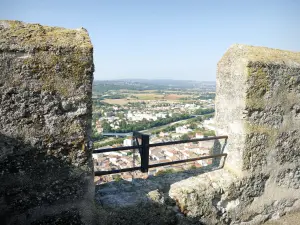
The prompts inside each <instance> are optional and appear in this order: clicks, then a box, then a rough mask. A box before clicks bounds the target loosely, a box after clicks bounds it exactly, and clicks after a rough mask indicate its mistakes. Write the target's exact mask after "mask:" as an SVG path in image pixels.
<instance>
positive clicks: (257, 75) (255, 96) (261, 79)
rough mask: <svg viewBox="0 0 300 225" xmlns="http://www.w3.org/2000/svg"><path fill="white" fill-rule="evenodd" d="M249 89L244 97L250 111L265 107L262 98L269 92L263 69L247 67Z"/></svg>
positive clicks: (268, 82)
mask: <svg viewBox="0 0 300 225" xmlns="http://www.w3.org/2000/svg"><path fill="white" fill-rule="evenodd" d="M247 68H248V80H247V82H248V83H249V89H248V92H247V95H246V106H247V107H248V108H250V109H254V110H255V109H262V108H263V107H264V105H265V102H264V99H263V96H264V95H265V93H266V92H267V91H269V90H270V86H269V85H270V79H269V76H268V75H267V73H266V72H265V71H264V68H261V67H259V66H248V67H247Z"/></svg>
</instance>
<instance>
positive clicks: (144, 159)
mask: <svg viewBox="0 0 300 225" xmlns="http://www.w3.org/2000/svg"><path fill="white" fill-rule="evenodd" d="M133 137H134V142H135V145H133V146H123V147H116V148H106V149H95V150H94V151H93V154H95V153H106V152H114V151H122V150H130V149H138V150H139V154H140V157H141V166H135V167H129V168H124V169H115V170H109V171H95V176H102V175H107V174H114V173H122V172H130V171H136V170H140V171H141V172H143V173H147V172H148V169H149V168H154V167H161V166H167V165H173V164H179V163H186V162H193V161H197V160H203V159H211V158H219V157H225V159H226V157H227V154H226V153H220V154H214V155H208V156H202V157H196V158H191V159H184V160H176V161H172V162H163V163H156V164H151V165H149V148H150V147H157V146H166V145H176V144H183V143H190V142H198V141H209V140H218V139H226V140H227V138H228V136H214V137H204V138H198V139H191V140H180V141H169V142H160V143H154V144H149V137H150V136H149V135H146V134H142V133H139V132H133Z"/></svg>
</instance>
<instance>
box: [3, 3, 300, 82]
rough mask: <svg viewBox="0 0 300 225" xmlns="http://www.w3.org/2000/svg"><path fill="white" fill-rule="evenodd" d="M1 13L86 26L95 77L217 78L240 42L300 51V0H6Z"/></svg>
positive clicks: (11, 17)
mask: <svg viewBox="0 0 300 225" xmlns="http://www.w3.org/2000/svg"><path fill="white" fill-rule="evenodd" d="M0 19H9V20H21V21H24V22H28V23H40V24H42V25H49V26H59V27H65V28H71V29H75V28H79V27H84V28H86V29H87V30H88V32H89V35H90V37H91V40H92V43H93V45H94V63H95V73H94V79H95V80H109V79H126V78H141V79H176V80H198V81H214V80H215V79H216V66H217V63H218V61H219V60H220V59H221V57H222V55H223V54H224V53H225V52H226V50H227V49H228V48H229V47H230V46H231V45H232V44H235V43H239V44H248V45H255V46H266V47H270V48H279V49H285V50H291V51H300V41H299V40H300V1H299V0H282V1H278V0H272V1H270V0H263V1H262V0H259V1H257V0H252V1H243V0H239V1H235V0H226V1H225V0H211V1H208V0H207V1H204V0H203V1H202V0H97V1H96V0H94V1H92V0H84V1H82V0H81V1H78V0H51V1H50V0H43V1H41V0H18V1H17V0H0Z"/></svg>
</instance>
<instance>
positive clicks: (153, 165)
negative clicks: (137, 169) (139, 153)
mask: <svg viewBox="0 0 300 225" xmlns="http://www.w3.org/2000/svg"><path fill="white" fill-rule="evenodd" d="M222 156H227V153H223V154H216V155H208V156H202V157H198V158H192V159H184V160H178V161H173V162H165V163H157V164H152V165H149V168H153V167H160V166H166V165H173V164H179V163H185V162H193V161H197V160H202V159H211V158H218V157H222Z"/></svg>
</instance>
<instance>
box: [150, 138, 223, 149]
mask: <svg viewBox="0 0 300 225" xmlns="http://www.w3.org/2000/svg"><path fill="white" fill-rule="evenodd" d="M225 138H228V136H215V137H206V138H197V139H191V140H181V141H168V142H160V143H154V144H149V147H156V146H163V145H176V144H183V143H189V142H195V141H209V140H216V139H225Z"/></svg>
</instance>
